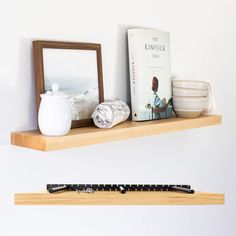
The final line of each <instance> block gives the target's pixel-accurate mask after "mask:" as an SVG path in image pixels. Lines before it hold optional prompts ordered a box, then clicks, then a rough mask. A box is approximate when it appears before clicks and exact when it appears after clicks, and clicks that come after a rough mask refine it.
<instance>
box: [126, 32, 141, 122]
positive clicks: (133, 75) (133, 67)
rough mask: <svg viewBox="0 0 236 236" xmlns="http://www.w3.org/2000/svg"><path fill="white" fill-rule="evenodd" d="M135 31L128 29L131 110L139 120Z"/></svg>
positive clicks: (134, 119)
mask: <svg viewBox="0 0 236 236" xmlns="http://www.w3.org/2000/svg"><path fill="white" fill-rule="evenodd" d="M136 43H137V42H135V33H134V32H133V31H128V48H129V79H130V92H131V112H132V120H133V121H137V120H138V115H139V114H138V113H139V112H138V107H137V104H138V97H137V82H138V79H137V58H136V55H135V54H136V51H135V50H136V47H135V44H136Z"/></svg>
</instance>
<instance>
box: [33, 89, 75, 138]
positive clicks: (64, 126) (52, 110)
mask: <svg viewBox="0 0 236 236" xmlns="http://www.w3.org/2000/svg"><path fill="white" fill-rule="evenodd" d="M68 98H69V96H67V95H65V94H60V93H56V94H53V93H49V94H47V93H46V94H41V103H40V107H39V114H38V124H39V129H40V131H41V133H42V134H43V135H47V136H63V135H66V134H68V133H69V131H70V128H71V108H70V104H69V99H68Z"/></svg>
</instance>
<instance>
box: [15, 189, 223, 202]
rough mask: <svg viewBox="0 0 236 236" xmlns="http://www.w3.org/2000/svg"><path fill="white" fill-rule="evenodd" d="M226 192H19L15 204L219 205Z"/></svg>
mask: <svg viewBox="0 0 236 236" xmlns="http://www.w3.org/2000/svg"><path fill="white" fill-rule="evenodd" d="M219 204H224V194H219V193H202V192H199V193H195V194H187V193H177V192H148V191H147V192H127V193H125V194H121V193H119V192H109V191H104V192H95V193H90V194H89V193H77V192H64V193H57V194H49V193H47V192H39V193H16V194H15V205H219Z"/></svg>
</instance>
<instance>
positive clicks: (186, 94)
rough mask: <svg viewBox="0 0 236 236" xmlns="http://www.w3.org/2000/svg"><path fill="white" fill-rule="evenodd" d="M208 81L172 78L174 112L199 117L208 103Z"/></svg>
mask: <svg viewBox="0 0 236 236" xmlns="http://www.w3.org/2000/svg"><path fill="white" fill-rule="evenodd" d="M208 87H209V84H208V82H205V81H198V80H172V93H173V105H174V112H175V114H176V115H177V116H179V117H198V116H200V115H201V114H202V113H203V111H204V109H205V108H206V106H207V104H208Z"/></svg>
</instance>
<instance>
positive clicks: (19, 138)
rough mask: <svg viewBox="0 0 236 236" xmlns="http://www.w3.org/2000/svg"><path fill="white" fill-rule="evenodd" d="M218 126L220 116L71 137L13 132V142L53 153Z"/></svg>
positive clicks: (76, 132) (88, 130) (84, 131)
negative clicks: (60, 150) (53, 151)
mask: <svg viewBox="0 0 236 236" xmlns="http://www.w3.org/2000/svg"><path fill="white" fill-rule="evenodd" d="M218 124H221V116H220V115H211V116H200V117H198V118H171V119H163V120H155V121H145V122H132V121H127V122H124V123H122V124H119V125H117V126H115V127H114V128H111V129H99V128H97V127H94V126H91V127H84V128H77V129H72V130H71V131H70V133H69V134H68V135H66V136H61V137H47V136H43V135H41V134H40V133H39V131H23V132H14V133H12V134H11V143H12V144H13V145H17V146H21V147H26V148H31V149H35V150H41V151H51V150H59V149H66V148H73V147H79V146H86V145H92V144H98V143H105V142H111V141H117V140H124V139H130V138H135V137H142V136H149V135H157V134H161V133H166V132H175V131H180V130H188V129H194V128H200V127H205V126H211V125H218Z"/></svg>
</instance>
